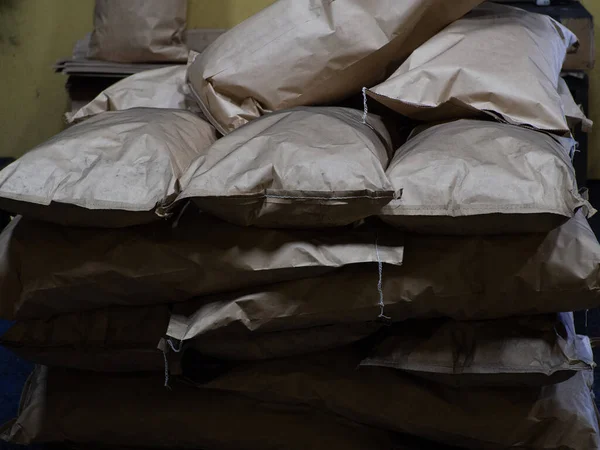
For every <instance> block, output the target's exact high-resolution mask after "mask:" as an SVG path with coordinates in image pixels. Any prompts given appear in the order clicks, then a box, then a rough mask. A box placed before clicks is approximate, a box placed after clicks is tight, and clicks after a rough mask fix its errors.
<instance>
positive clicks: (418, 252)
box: [168, 214, 600, 341]
mask: <svg viewBox="0 0 600 450" xmlns="http://www.w3.org/2000/svg"><path fill="white" fill-rule="evenodd" d="M598 267H600V244H598V241H597V239H596V237H595V236H594V233H593V232H592V230H591V229H590V227H589V224H588V223H587V220H586V219H585V217H583V216H582V215H581V214H578V215H577V216H576V217H575V218H574V219H572V220H571V221H569V222H567V223H566V224H565V225H563V226H562V227H560V228H559V229H557V230H554V231H552V232H551V233H548V234H545V235H544V234H540V235H536V234H527V235H505V236H481V237H464V238H463V237H452V236H420V235H407V236H406V241H405V254H404V260H403V263H402V267H393V266H387V265H384V266H383V268H382V269H383V270H382V279H381V281H382V291H383V296H381V294H380V292H379V290H378V283H379V272H378V269H377V267H375V266H374V265H355V266H352V267H345V268H342V269H340V270H339V271H336V272H334V273H331V274H327V275H323V276H321V277H316V278H310V279H308V278H307V279H303V280H296V281H290V282H284V283H277V284H273V285H269V286H262V287H260V288H258V289H257V288H252V289H246V290H243V291H240V292H235V293H228V294H223V295H215V296H210V297H203V298H201V299H198V300H197V301H190V302H186V304H185V305H184V304H180V305H176V306H175V307H174V309H173V315H172V317H171V321H170V324H169V332H168V334H169V336H170V337H172V338H174V339H176V340H183V341H187V340H192V339H195V338H197V337H199V336H205V335H207V334H209V333H211V332H215V331H216V330H222V329H227V328H228V327H231V328H232V329H234V330H236V331H237V330H239V331H238V332H251V333H263V332H265V333H267V332H274V331H281V330H293V329H301V328H308V327H314V326H324V325H331V324H340V323H347V324H352V323H366V322H371V321H377V320H378V319H379V318H380V316H386V317H389V318H390V319H389V320H391V321H392V322H401V321H404V320H407V319H413V318H419V319H420V318H432V317H449V318H454V319H457V320H487V319H497V318H503V317H511V316H521V315H523V316H526V315H537V314H549V313H557V312H564V311H571V310H575V311H578V310H584V309H587V308H595V307H597V305H598V302H599V301H600V285H599V280H598Z"/></svg>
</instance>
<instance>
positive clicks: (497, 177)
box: [380, 120, 595, 234]
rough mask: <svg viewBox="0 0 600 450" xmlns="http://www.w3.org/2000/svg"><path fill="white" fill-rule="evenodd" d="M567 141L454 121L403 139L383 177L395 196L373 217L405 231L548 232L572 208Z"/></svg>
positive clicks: (575, 200)
mask: <svg viewBox="0 0 600 450" xmlns="http://www.w3.org/2000/svg"><path fill="white" fill-rule="evenodd" d="M574 148H575V141H573V140H572V139H570V138H555V137H553V136H551V135H547V134H545V133H540V132H536V131H531V130H527V129H523V128H520V127H515V126H512V125H506V124H501V123H496V122H484V121H479V120H458V121H455V122H449V123H444V124H441V125H436V126H432V127H430V128H428V129H426V130H424V131H421V132H420V133H418V134H416V135H415V136H414V137H412V138H411V139H409V140H408V142H406V143H405V144H404V145H403V146H402V147H400V148H399V149H398V150H397V151H396V153H395V155H394V158H393V159H392V161H391V163H390V165H389V167H388V169H387V172H386V173H387V175H388V178H389V179H390V181H391V183H392V184H393V186H394V190H395V191H397V192H401V193H402V194H401V195H399V198H398V199H395V200H392V202H390V204H388V205H386V206H384V207H383V209H382V211H381V215H380V217H381V218H382V219H383V220H384V221H386V222H388V223H390V224H391V225H394V226H398V227H401V228H404V229H407V230H409V231H413V232H420V233H433V234H508V233H530V232H547V231H550V230H552V229H554V228H556V227H558V226H560V225H561V224H563V223H564V222H566V221H567V220H569V219H570V218H572V217H573V215H574V214H575V212H576V211H577V210H578V209H580V208H581V209H583V210H584V212H585V213H586V214H588V215H590V216H591V215H593V213H595V210H594V208H592V206H591V205H590V204H589V203H588V202H587V201H585V200H584V199H583V198H582V197H581V196H580V195H579V193H578V189H577V181H576V177H575V169H574V168H573V165H572V163H571V157H570V154H571V150H572V149H574Z"/></svg>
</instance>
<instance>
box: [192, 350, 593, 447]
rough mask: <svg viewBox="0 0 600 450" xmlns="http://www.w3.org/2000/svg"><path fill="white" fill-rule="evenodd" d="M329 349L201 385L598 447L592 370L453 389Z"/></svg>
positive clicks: (471, 435)
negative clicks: (536, 382) (550, 380)
mask: <svg viewBox="0 0 600 450" xmlns="http://www.w3.org/2000/svg"><path fill="white" fill-rule="evenodd" d="M360 359H361V355H360V352H357V351H348V352H341V351H333V352H328V353H325V354H320V355H314V356H307V357H302V358H289V359H284V360H273V361H267V362H261V363H257V364H254V365H248V366H240V367H239V368H235V369H233V370H232V371H230V372H228V373H227V374H224V375H223V376H221V377H219V378H217V379H215V380H214V381H212V382H210V383H208V384H206V385H204V387H205V388H208V389H220V390H224V391H229V392H235V393H237V394H241V395H247V396H250V397H253V398H256V399H262V400H265V401H277V402H281V403H284V404H288V403H289V404H298V403H300V404H306V405H309V406H312V407H314V408H318V409H320V410H322V411H327V412H333V413H336V414H339V415H341V416H343V417H346V418H348V419H350V420H354V421H356V422H358V423H362V424H366V425H369V426H374V427H377V428H381V429H383V430H388V431H395V432H402V433H407V434H411V435H416V436H420V437H424V438H427V439H431V440H436V441H439V442H444V443H446V444H450V445H457V446H460V447H466V448H472V449H477V450H480V449H506V448H518V449H527V450H538V449H539V450H542V449H543V450H581V449H596V448H598V447H599V446H600V435H599V434H600V433H599V430H598V417H597V414H596V408H595V405H594V400H593V393H592V390H591V389H592V383H593V380H592V373H591V372H581V373H579V374H577V375H576V376H574V377H573V378H571V379H570V380H568V381H566V382H564V383H561V384H558V385H553V386H548V387H544V388H520V389H518V388H513V389H509V388H503V389H490V388H488V389H465V390H460V389H453V388H448V387H444V386H442V385H439V384H436V383H431V382H429V383H428V382H425V381H423V380H417V379H415V378H412V377H408V376H405V375H404V376H403V375H401V374H400V373H399V372H398V371H394V370H390V369H379V368H377V369H376V368H361V369H360V370H356V366H357V364H358V363H359V361H360Z"/></svg>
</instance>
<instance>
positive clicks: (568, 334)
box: [361, 313, 594, 387]
mask: <svg viewBox="0 0 600 450" xmlns="http://www.w3.org/2000/svg"><path fill="white" fill-rule="evenodd" d="M390 333H391V336H389V337H387V338H386V339H385V340H383V341H382V342H381V343H380V344H378V346H377V348H375V349H374V350H373V351H371V352H370V354H369V356H368V357H367V358H365V359H364V360H363V361H362V362H361V366H363V367H367V366H371V367H388V368H390V369H396V370H400V371H405V372H408V373H411V374H413V375H416V376H419V377H422V378H426V379H429V380H432V381H434V382H438V383H442V384H446V385H449V386H456V387H463V386H464V387H478V386H512V387H517V386H534V387H535V386H538V387H539V386H544V385H551V384H556V383H561V382H564V381H566V380H568V379H569V378H571V377H573V376H574V375H576V374H577V373H578V372H581V371H590V370H592V369H593V367H594V356H593V354H592V351H591V346H590V342H589V338H588V337H586V336H578V335H577V334H576V332H575V323H574V321H573V315H572V314H571V313H562V314H559V315H558V316H555V315H547V316H531V317H522V318H521V317H520V318H511V319H504V320H489V321H473V322H471V321H470V322H457V321H452V320H440V321H412V322H404V323H402V324H399V325H398V326H397V327H395V328H394V329H393V331H391V332H390Z"/></svg>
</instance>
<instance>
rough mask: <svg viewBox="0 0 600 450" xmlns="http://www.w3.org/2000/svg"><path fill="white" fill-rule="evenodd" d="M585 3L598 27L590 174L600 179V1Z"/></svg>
mask: <svg viewBox="0 0 600 450" xmlns="http://www.w3.org/2000/svg"><path fill="white" fill-rule="evenodd" d="M583 4H584V5H585V7H586V8H587V9H588V10H589V11H590V12H591V13H592V14H593V16H594V18H595V27H596V68H595V69H594V70H592V71H591V73H590V119H592V120H593V121H594V123H595V127H594V128H595V131H593V132H592V134H591V135H590V146H589V154H588V163H589V169H588V176H589V177H590V178H592V179H595V180H600V57H599V56H598V50H600V1H598V0H584V1H583Z"/></svg>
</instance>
